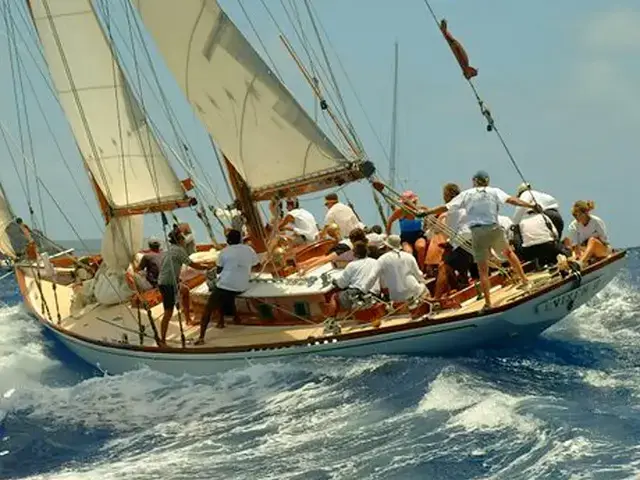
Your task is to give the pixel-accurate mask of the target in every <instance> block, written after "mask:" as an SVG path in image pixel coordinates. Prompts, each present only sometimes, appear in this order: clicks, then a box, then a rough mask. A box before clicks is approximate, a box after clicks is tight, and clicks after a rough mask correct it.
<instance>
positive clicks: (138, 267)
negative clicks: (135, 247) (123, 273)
mask: <svg viewBox="0 0 640 480" xmlns="http://www.w3.org/2000/svg"><path fill="white" fill-rule="evenodd" d="M147 262H148V260H147V257H146V255H143V257H142V258H141V259H140V263H138V264H137V265H134V266H133V271H134V272H139V271H141V270H144V269H145V268H147Z"/></svg>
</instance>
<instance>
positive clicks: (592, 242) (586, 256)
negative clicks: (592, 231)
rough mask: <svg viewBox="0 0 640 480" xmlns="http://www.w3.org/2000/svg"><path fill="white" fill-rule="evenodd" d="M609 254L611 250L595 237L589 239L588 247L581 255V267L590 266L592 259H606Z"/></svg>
mask: <svg viewBox="0 0 640 480" xmlns="http://www.w3.org/2000/svg"><path fill="white" fill-rule="evenodd" d="M608 254H609V248H608V247H607V246H606V245H605V244H604V243H602V242H601V241H600V240H598V239H597V238H595V237H591V238H589V240H588V241H587V247H586V248H585V249H584V250H583V251H582V254H581V255H580V259H579V262H580V265H582V266H583V267H586V266H587V265H588V264H589V260H591V258H593V257H595V258H604V257H606V256H607V255H608Z"/></svg>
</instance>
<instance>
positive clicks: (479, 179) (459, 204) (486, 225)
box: [425, 170, 539, 312]
mask: <svg viewBox="0 0 640 480" xmlns="http://www.w3.org/2000/svg"><path fill="white" fill-rule="evenodd" d="M505 203H508V204H510V205H514V206H519V207H525V208H528V209H539V207H537V206H536V205H534V204H533V203H528V202H525V201H522V200H520V199H519V198H516V197H511V196H509V195H507V194H506V193H505V192H504V191H502V190H501V189H499V188H495V187H490V186H489V174H488V173H487V172H485V171H483V170H480V171H478V172H477V173H476V174H475V175H474V176H473V188H470V189H468V190H465V191H464V192H461V193H460V194H459V195H458V196H456V197H455V198H454V199H453V200H451V201H450V202H449V203H447V204H446V205H441V206H439V207H436V208H433V209H429V210H426V212H425V213H426V214H427V215H438V214H440V213H442V212H446V211H456V210H458V209H461V208H464V209H465V210H466V212H467V217H466V218H467V220H466V221H467V224H468V225H469V228H470V229H471V243H472V244H473V258H474V260H475V261H476V263H477V264H478V273H479V275H480V285H481V286H482V293H483V295H484V301H485V305H484V307H483V308H482V310H483V312H484V311H487V310H490V309H491V308H492V304H491V292H490V291H491V283H490V281H489V260H490V258H491V250H492V249H493V250H495V251H496V252H499V253H501V254H502V255H504V257H506V259H507V260H508V261H509V263H510V264H511V267H512V268H513V270H514V271H515V273H516V275H517V276H518V277H519V278H520V280H521V282H522V284H523V285H528V279H527V276H526V275H525V274H524V270H523V269H522V265H521V264H520V260H518V257H517V256H516V254H515V253H514V251H513V249H512V248H511V246H510V245H509V242H508V241H507V238H506V235H505V232H504V230H503V229H502V227H501V226H500V223H499V220H498V212H499V210H500V206H501V205H502V204H505Z"/></svg>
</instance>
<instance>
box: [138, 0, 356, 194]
mask: <svg viewBox="0 0 640 480" xmlns="http://www.w3.org/2000/svg"><path fill="white" fill-rule="evenodd" d="M133 3H134V5H135V6H136V7H137V8H138V11H139V12H140V15H141V18H142V21H143V22H144V24H145V26H146V27H147V30H149V32H150V33H151V35H152V37H153V39H154V40H155V42H156V44H157V46H158V48H159V49H160V53H161V54H162V56H163V57H164V59H165V61H166V63H167V65H168V67H169V70H170V71H171V72H172V73H173V75H174V76H175V78H176V79H177V81H178V84H179V85H180V87H181V88H182V90H183V91H184V93H185V95H186V96H187V98H188V99H189V102H190V103H191V105H192V106H193V108H194V110H195V111H196V113H197V114H198V116H199V117H200V120H202V122H203V123H204V124H205V125H206V127H207V129H208V130H209V133H210V134H211V135H212V137H213V138H214V139H215V141H216V143H217V144H218V145H219V146H220V149H221V150H222V151H223V152H224V154H225V156H226V157H227V158H228V159H229V161H230V162H231V163H232V164H233V166H234V167H235V168H236V169H237V171H238V173H239V174H240V175H241V176H242V178H243V179H244V180H245V181H246V183H247V184H248V186H249V188H250V189H251V190H252V191H253V192H256V191H258V190H260V189H262V188H266V187H268V186H273V185H279V184H287V183H290V182H292V181H293V180H296V179H302V178H307V177H310V176H312V175H317V174H320V173H323V172H328V171H335V170H339V169H341V168H343V166H344V164H345V162H346V160H345V158H344V156H343V155H342V153H340V151H339V150H338V149H337V148H336V147H335V146H334V145H333V143H332V142H331V141H330V140H329V139H328V138H327V137H326V135H325V134H324V133H323V132H322V130H321V129H320V128H319V127H318V126H317V125H316V123H315V122H314V121H313V120H312V119H311V117H310V116H309V115H308V114H307V113H306V112H305V110H304V109H303V108H302V107H301V106H300V104H299V103H298V102H297V101H296V100H295V98H294V97H293V96H292V95H291V93H290V92H289V91H288V90H287V89H286V88H285V87H284V85H282V83H281V82H280V81H279V80H278V78H277V77H276V76H275V74H274V73H273V72H272V71H271V70H270V69H269V67H268V66H267V65H266V64H265V62H264V61H263V60H262V59H261V58H260V56H259V55H258V54H257V53H256V51H255V50H254V49H253V47H252V46H251V44H249V42H248V41H247V40H246V39H245V38H244V36H243V35H242V33H241V32H240V31H239V30H238V28H237V27H236V26H235V25H234V24H233V23H232V22H231V20H230V19H229V17H228V16H227V15H226V14H225V13H224V11H223V10H222V9H221V7H220V6H219V5H218V2H217V1H215V0H180V1H175V0H133Z"/></svg>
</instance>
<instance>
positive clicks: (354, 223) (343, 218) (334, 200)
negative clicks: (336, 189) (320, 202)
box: [322, 193, 364, 238]
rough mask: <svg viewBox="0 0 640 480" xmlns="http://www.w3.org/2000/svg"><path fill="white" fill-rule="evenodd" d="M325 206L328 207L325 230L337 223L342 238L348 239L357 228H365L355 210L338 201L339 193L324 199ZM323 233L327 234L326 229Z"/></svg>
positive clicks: (330, 194)
mask: <svg viewBox="0 0 640 480" xmlns="http://www.w3.org/2000/svg"><path fill="white" fill-rule="evenodd" d="M324 206H325V207H327V214H326V215H325V217H324V224H325V228H326V225H331V224H332V223H335V224H336V225H338V228H340V234H341V235H342V238H347V237H348V236H349V234H350V233H351V231H352V230H355V229H356V228H364V224H363V223H362V222H361V221H360V220H359V219H358V216H357V215H356V213H355V212H354V211H353V209H352V208H351V207H349V206H348V205H345V204H344V203H340V202H339V201H338V194H337V193H329V194H327V195H326V196H325V197H324ZM322 233H323V234H324V233H325V231H324V229H323V231H322Z"/></svg>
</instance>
